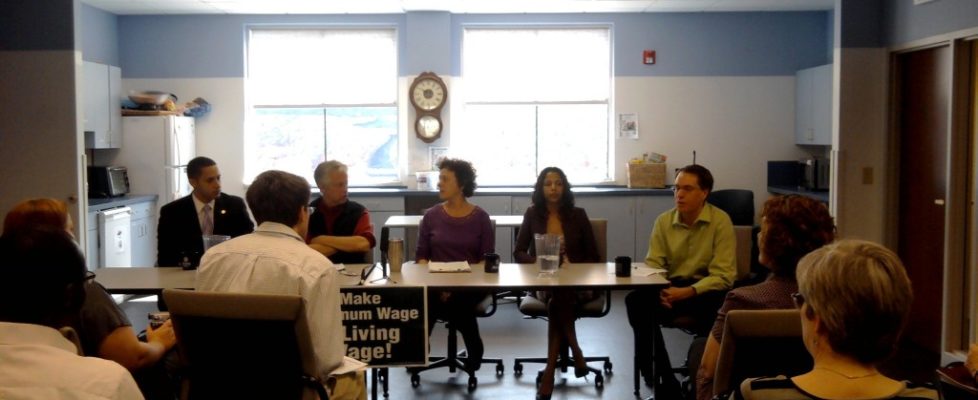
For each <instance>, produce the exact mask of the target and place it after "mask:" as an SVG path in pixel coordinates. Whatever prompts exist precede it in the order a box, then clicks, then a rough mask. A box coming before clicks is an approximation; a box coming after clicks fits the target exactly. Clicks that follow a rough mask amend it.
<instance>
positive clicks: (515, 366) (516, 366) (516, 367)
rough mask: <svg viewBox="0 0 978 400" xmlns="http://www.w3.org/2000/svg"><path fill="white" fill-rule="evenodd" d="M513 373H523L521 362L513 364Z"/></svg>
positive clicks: (517, 374) (518, 374)
mask: <svg viewBox="0 0 978 400" xmlns="http://www.w3.org/2000/svg"><path fill="white" fill-rule="evenodd" d="M513 373H514V374H516V376H520V375H523V364H522V363H516V364H513Z"/></svg>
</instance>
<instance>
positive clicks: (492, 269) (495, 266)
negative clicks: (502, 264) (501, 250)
mask: <svg viewBox="0 0 978 400" xmlns="http://www.w3.org/2000/svg"><path fill="white" fill-rule="evenodd" d="M483 257H484V258H485V260H486V272H487V273H496V272H499V254H496V253H486V255H485V256H483Z"/></svg>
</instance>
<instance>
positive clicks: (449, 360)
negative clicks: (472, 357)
mask: <svg viewBox="0 0 978 400" xmlns="http://www.w3.org/2000/svg"><path fill="white" fill-rule="evenodd" d="M474 312H475V313H476V316H477V317H479V318H485V317H489V316H491V315H493V314H495V313H496V296H494V295H492V294H489V295H486V297H485V298H484V299H483V301H482V302H481V303H479V304H478V305H476V307H475V310H474ZM445 328H447V329H448V346H447V347H448V349H447V350H446V352H445V356H444V357H428V362H429V363H430V364H428V365H427V366H424V367H413V368H408V372H409V373H410V374H411V387H415V388H416V387H418V386H419V385H421V377H420V376H419V375H418V374H420V373H421V372H424V371H428V370H431V369H435V368H443V367H447V368H448V370H449V371H450V372H455V371H456V370H462V371H465V373H466V374H468V375H469V381H468V389H469V391H470V392H471V391H473V390H475V388H476V387H478V385H479V379H478V378H476V376H475V372H476V371H475V370H474V369H472V368H469V367H467V366H466V365H465V361H466V360H467V353H466V351H465V350H462V351H458V331H457V330H456V329H455V326H453V325H452V324H451V323H448V322H446V324H445ZM482 364H495V365H496V376H502V375H503V372H504V371H505V368H504V367H503V360H502V359H499V358H485V357H483V358H482ZM385 392H386V390H385Z"/></svg>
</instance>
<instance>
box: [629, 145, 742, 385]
mask: <svg viewBox="0 0 978 400" xmlns="http://www.w3.org/2000/svg"><path fill="white" fill-rule="evenodd" d="M712 190H713V174H712V173H710V170H708V169H706V168H705V167H703V166H702V165H697V164H693V165H687V166H685V167H683V168H680V169H679V173H678V174H676V181H675V186H673V191H674V192H675V194H674V196H673V197H674V200H675V204H676V206H675V207H674V208H672V209H671V210H669V211H666V212H664V213H662V214H660V215H659V216H658V217H657V218H656V219H655V224H654V225H653V227H652V235H651V237H650V238H649V250H648V254H647V255H646V256H645V263H646V264H648V265H649V266H652V267H658V268H663V269H665V270H666V271H667V274H666V278H667V279H669V282H670V285H669V287H668V288H665V289H662V290H648V289H645V290H641V289H640V290H635V291H632V292H631V293H629V294H628V295H627V296H625V308H626V313H627V314H628V323H629V324H631V326H632V329H633V330H634V332H635V340H636V341H635V353H636V354H635V356H636V362H637V364H638V368H639V370H640V371H641V374H642V375H643V376H645V381H646V384H649V383H651V384H652V386H654V387H655V393H656V395H657V396H658V397H661V398H673V397H677V396H679V391H680V387H679V382H678V381H677V380H676V377H675V376H674V375H673V374H671V373H658V376H656V377H653V376H652V372H653V369H652V363H653V362H655V371H671V370H672V364H671V363H670V361H669V354H668V352H667V350H666V346H665V342H664V341H663V339H662V331H661V329H660V324H662V323H668V322H669V321H673V320H675V319H677V318H679V317H684V318H686V319H688V320H689V321H691V322H690V326H689V328H691V329H692V330H693V331H694V332H695V333H697V334H705V333H706V332H708V331H709V330H710V327H711V326H713V322H714V321H715V320H716V313H717V309H718V308H720V304H722V303H723V296H724V295H725V294H726V291H727V290H729V289H730V287H731V286H732V285H733V281H734V278H736V275H737V266H736V259H735V257H734V248H735V246H736V238H735V237H734V229H733V223H731V222H730V216H728V215H727V213H725V212H723V210H721V209H719V208H717V207H714V206H713V205H711V204H709V203H707V202H706V198H707V197H708V196H709V195H710V191H712ZM653 338H654V342H653ZM653 346H654V348H655V360H653V359H652V353H653V352H652V349H653ZM655 379H657V380H659V381H658V382H650V381H652V380H655Z"/></svg>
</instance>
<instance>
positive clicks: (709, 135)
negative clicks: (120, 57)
mask: <svg viewBox="0 0 978 400" xmlns="http://www.w3.org/2000/svg"><path fill="white" fill-rule="evenodd" d="M444 78H445V80H446V82H447V83H448V84H449V89H450V90H451V91H452V92H451V93H454V90H456V89H458V88H460V87H461V85H459V84H458V81H457V80H455V79H451V77H444ZM399 84H400V86H401V88H407V87H408V86H409V85H410V81H409V79H408V78H402V79H401V80H400V83H399ZM123 88H124V91H125V92H128V91H129V90H162V91H168V92H172V93H174V94H176V95H177V97H179V98H180V101H181V102H183V101H189V100H191V99H193V98H195V97H203V98H204V99H206V100H207V101H208V102H210V103H211V104H212V105H213V110H212V111H211V113H210V114H207V115H205V116H203V117H201V118H198V119H197V153H198V154H199V155H206V156H208V157H211V158H213V159H214V160H215V161H217V163H218V165H219V166H220V168H221V173H222V175H223V186H224V190H225V191H226V192H227V193H230V194H234V195H239V196H241V195H243V194H244V191H245V185H244V180H245V176H244V134H243V133H244V115H245V112H244V110H245V101H244V80H242V79H238V78H221V79H124V80H123ZM399 93H401V94H402V95H401V96H400V97H401V99H400V102H401V103H402V104H405V105H407V106H405V107H402V110H401V123H400V130H401V132H402V138H404V139H403V140H402V141H401V151H402V152H407V154H409V157H408V159H407V160H404V162H403V164H404V165H403V166H402V174H403V176H404V178H403V182H404V184H405V185H407V186H408V187H409V188H413V187H414V172H415V171H418V170H426V169H427V168H428V167H427V166H428V148H429V147H430V146H429V145H428V144H425V143H423V142H421V141H420V140H417V139H416V138H415V136H414V130H413V127H412V125H411V122H413V119H412V118H413V111H411V110H410V108H411V107H410V106H409V105H408V104H409V103H408V100H407V96H406V89H404V90H399ZM456 97H457V96H456ZM450 98H451V96H450ZM451 107H452V106H450V107H449V109H448V110H446V111H445V112H444V113H443V115H442V118H443V120H444V121H450V118H451ZM615 107H616V109H617V110H618V112H634V113H638V116H639V130H640V138H639V139H638V140H637V141H633V140H631V139H614V145H615V148H616V150H615V154H614V159H615V160H616V161H615V165H614V170H615V175H614V176H615V182H616V183H618V184H625V183H626V179H625V170H624V162H625V161H627V160H628V159H629V158H631V157H634V156H641V154H642V152H644V151H655V152H658V153H662V154H666V155H668V156H669V161H668V168H669V169H670V173H669V176H668V180H669V181H671V180H672V179H673V176H672V173H671V170H672V169H674V168H678V167H681V166H683V165H686V164H689V163H690V162H692V151H693V150H696V151H697V162H698V163H700V164H703V165H705V166H706V167H708V168H710V169H711V171H713V174H714V175H715V177H716V182H717V184H716V188H717V189H724V188H746V189H751V190H753V191H754V195H755V202H756V210H757V211H758V212H759V211H760V206H761V205H762V204H763V201H764V200H765V199H766V198H767V190H766V186H767V161H768V160H793V159H800V158H802V157H804V156H805V154H806V153H805V152H804V151H803V150H802V149H801V148H799V147H797V146H795V145H794V133H793V130H794V76H770V77H620V78H617V79H616V82H615ZM613 118H617V117H616V116H613ZM451 126H452V124H451V123H448V124H447V127H446V130H445V132H444V133H443V136H442V138H441V139H439V140H437V141H435V142H434V143H432V144H431V146H449V145H450V143H451Z"/></svg>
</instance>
